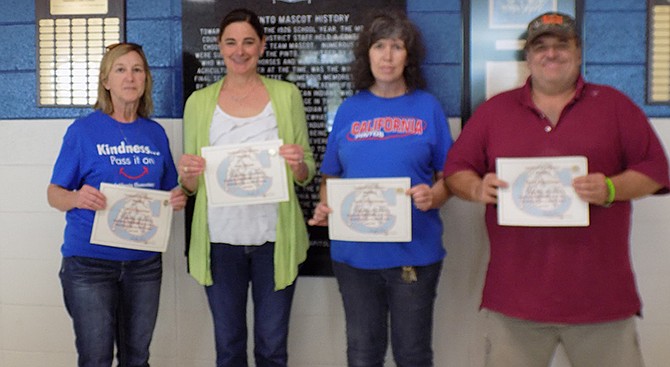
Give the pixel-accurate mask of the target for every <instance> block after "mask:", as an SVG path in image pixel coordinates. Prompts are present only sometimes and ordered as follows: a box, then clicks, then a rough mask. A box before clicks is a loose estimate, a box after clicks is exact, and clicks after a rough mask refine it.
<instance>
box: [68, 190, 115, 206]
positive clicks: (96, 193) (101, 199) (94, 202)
mask: <svg viewBox="0 0 670 367" xmlns="http://www.w3.org/2000/svg"><path fill="white" fill-rule="evenodd" d="M75 193H76V197H75V203H74V206H75V208H79V209H89V210H102V209H105V207H107V198H105V195H104V194H103V193H102V192H100V190H98V189H96V188H95V187H93V186H91V185H84V186H82V187H81V189H79V190H77V191H75Z"/></svg>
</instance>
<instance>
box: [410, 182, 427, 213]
mask: <svg viewBox="0 0 670 367" xmlns="http://www.w3.org/2000/svg"><path fill="white" fill-rule="evenodd" d="M405 194H406V195H408V196H411V197H412V201H414V205H415V206H416V208H417V209H419V210H421V211H424V212H425V211H426V210H429V209H431V208H432V207H433V191H432V190H431V189H430V186H428V185H426V184H419V185H416V186H412V187H410V188H409V189H408V190H407V191H406V192H405Z"/></svg>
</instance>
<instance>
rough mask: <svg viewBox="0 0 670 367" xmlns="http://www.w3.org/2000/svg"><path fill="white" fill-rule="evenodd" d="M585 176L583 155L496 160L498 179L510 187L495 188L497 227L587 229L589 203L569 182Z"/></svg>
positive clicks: (585, 167)
mask: <svg viewBox="0 0 670 367" xmlns="http://www.w3.org/2000/svg"><path fill="white" fill-rule="evenodd" d="M587 173H588V161H587V159H586V157H584V156H569V157H542V158H498V159H496V174H497V175H498V178H500V179H501V180H504V181H506V182H507V183H508V184H509V187H507V188H499V189H498V224H500V225H501V226H526V227H586V226H588V225H589V204H588V203H587V202H585V201H583V200H582V199H580V198H579V197H578V196H577V194H576V193H575V190H574V189H573V188H572V180H573V179H574V178H575V177H578V176H584V175H586V174H587Z"/></svg>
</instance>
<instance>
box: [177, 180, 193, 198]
mask: <svg viewBox="0 0 670 367" xmlns="http://www.w3.org/2000/svg"><path fill="white" fill-rule="evenodd" d="M177 183H178V184H179V188H180V189H181V191H183V192H184V194H186V196H193V195H195V191H191V190H189V189H187V188H186V187H184V185H182V184H181V177H180V178H179V179H177Z"/></svg>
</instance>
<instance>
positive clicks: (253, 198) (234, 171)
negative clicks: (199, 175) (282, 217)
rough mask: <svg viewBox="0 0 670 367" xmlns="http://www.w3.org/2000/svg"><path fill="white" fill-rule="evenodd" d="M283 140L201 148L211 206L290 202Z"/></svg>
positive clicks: (208, 198) (208, 199)
mask: <svg viewBox="0 0 670 367" xmlns="http://www.w3.org/2000/svg"><path fill="white" fill-rule="evenodd" d="M281 145H282V141H281V140H271V141H262V142H256V143H246V144H234V145H220V146H212V147H204V148H202V157H203V158H205V161H206V162H207V163H206V167H205V187H206V189H207V201H208V204H209V205H211V206H232V205H249V204H266V203H277V202H282V201H288V186H287V184H286V163H285V162H284V158H282V157H281V156H280V155H279V147H280V146H281Z"/></svg>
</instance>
